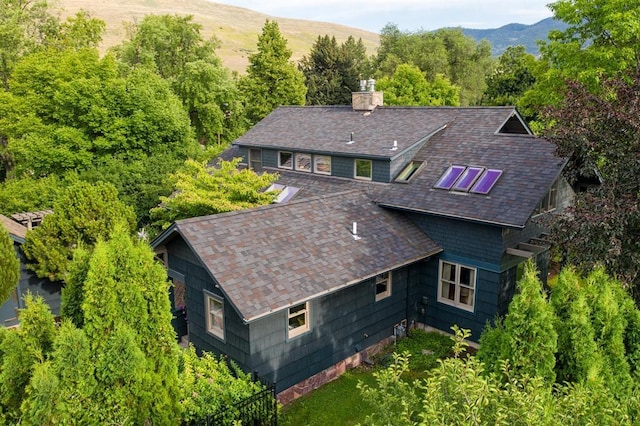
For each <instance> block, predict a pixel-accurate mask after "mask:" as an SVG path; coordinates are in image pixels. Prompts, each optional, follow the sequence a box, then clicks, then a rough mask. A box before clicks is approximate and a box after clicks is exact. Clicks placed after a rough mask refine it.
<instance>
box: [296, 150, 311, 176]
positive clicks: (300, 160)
mask: <svg viewBox="0 0 640 426" xmlns="http://www.w3.org/2000/svg"><path fill="white" fill-rule="evenodd" d="M295 168H296V170H299V171H301V172H310V171H311V154H307V153H304V152H297V153H296V164H295Z"/></svg>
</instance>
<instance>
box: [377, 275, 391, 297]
mask: <svg viewBox="0 0 640 426" xmlns="http://www.w3.org/2000/svg"><path fill="white" fill-rule="evenodd" d="M389 296H391V273H390V272H384V273H382V274H380V275H377V276H376V302H377V301H378V300H382V299H385V298H387V297H389Z"/></svg>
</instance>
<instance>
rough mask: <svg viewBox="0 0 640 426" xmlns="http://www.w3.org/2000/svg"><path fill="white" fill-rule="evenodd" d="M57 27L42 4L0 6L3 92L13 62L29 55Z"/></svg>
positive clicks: (14, 1)
mask: <svg viewBox="0 0 640 426" xmlns="http://www.w3.org/2000/svg"><path fill="white" fill-rule="evenodd" d="M57 26H58V20H57V19H56V18H55V17H54V16H52V15H51V14H50V13H49V5H48V3H47V1H46V0H36V1H26V0H2V1H1V2H0V41H1V42H0V80H2V84H3V87H4V89H7V88H8V86H9V84H8V82H9V77H10V75H11V72H12V70H13V66H14V65H15V64H16V62H18V61H19V60H20V58H21V57H22V56H24V55H27V54H29V53H31V52H33V51H34V50H35V49H36V48H37V47H38V46H39V45H40V43H41V42H42V40H44V39H46V38H47V37H48V36H50V35H51V34H52V33H54V32H55V31H56V28H57Z"/></svg>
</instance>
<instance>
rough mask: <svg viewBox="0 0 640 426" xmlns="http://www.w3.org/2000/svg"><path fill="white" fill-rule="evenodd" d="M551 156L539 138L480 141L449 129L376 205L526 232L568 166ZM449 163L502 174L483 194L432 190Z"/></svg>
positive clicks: (480, 137) (502, 137)
mask: <svg viewBox="0 0 640 426" xmlns="http://www.w3.org/2000/svg"><path fill="white" fill-rule="evenodd" d="M465 128H467V129H471V127H466V126H463V127H462V129H465ZM554 152H555V146H554V145H553V144H551V143H550V142H548V141H545V140H543V139H540V138H535V137H532V136H524V135H492V136H484V137H483V135H478V134H476V133H474V132H472V131H463V130H461V128H454V127H453V126H452V127H451V128H447V129H445V130H444V131H442V132H441V133H439V134H438V135H436V136H435V137H433V138H432V139H431V140H429V142H427V143H426V144H425V146H424V147H423V148H422V149H421V150H420V151H419V152H418V153H417V155H416V156H415V157H414V160H423V161H426V166H425V167H424V168H423V169H422V170H421V171H420V172H418V174H417V175H416V176H415V177H414V178H413V179H412V180H411V181H410V182H409V183H408V184H399V183H396V184H392V185H389V187H388V188H387V189H386V190H385V191H384V192H382V193H381V194H380V195H379V196H377V197H376V198H375V200H376V201H378V202H379V203H380V204H381V205H385V206H394V207H399V208H402V209H410V210H416V211H421V212H427V213H432V214H437V215H443V216H449V217H457V218H463V219H468V220H474V221H481V222H487V223H495V224H500V225H507V226H514V227H524V226H525V224H526V222H527V220H528V219H529V218H530V216H531V214H532V213H533V212H534V210H535V208H536V206H537V204H538V202H539V201H540V200H541V199H542V198H543V197H544V195H545V194H546V192H547V191H548V189H549V188H550V187H551V185H552V183H553V182H554V180H555V179H556V178H557V177H558V175H559V174H560V172H561V170H562V168H563V167H564V164H565V163H566V161H565V160H564V159H561V158H558V157H556V156H555V154H554ZM452 164H455V165H463V166H482V167H485V168H493V169H499V170H502V171H503V174H502V175H501V176H500V178H499V179H498V181H497V182H496V184H495V186H494V187H493V189H491V191H490V192H489V193H488V194H486V195H482V194H474V193H467V192H464V193H461V192H457V191H449V190H442V189H434V188H433V186H434V185H435V183H436V182H437V181H438V179H439V178H440V177H441V176H442V174H443V173H444V172H445V171H446V170H447V169H448V168H449V166H451V165H452Z"/></svg>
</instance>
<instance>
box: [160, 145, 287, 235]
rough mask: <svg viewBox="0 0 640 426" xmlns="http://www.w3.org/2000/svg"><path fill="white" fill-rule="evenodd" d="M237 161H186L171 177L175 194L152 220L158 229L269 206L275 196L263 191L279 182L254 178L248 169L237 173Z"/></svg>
mask: <svg viewBox="0 0 640 426" xmlns="http://www.w3.org/2000/svg"><path fill="white" fill-rule="evenodd" d="M239 162H240V158H236V159H234V160H232V161H218V163H217V164H215V165H214V166H211V167H208V166H207V165H206V164H205V163H199V162H197V161H194V160H187V161H186V162H185V164H184V167H183V168H182V169H181V170H179V171H178V172H176V173H175V174H174V175H173V176H172V180H173V181H174V185H175V187H174V189H175V191H174V193H173V194H172V195H171V196H168V197H162V198H161V200H160V201H161V204H160V206H158V207H156V208H154V209H153V210H152V211H151V217H152V218H153V219H154V220H155V222H156V223H157V224H158V225H159V227H160V228H166V227H167V226H169V225H170V224H171V223H172V222H173V221H175V220H178V219H184V218H188V217H196V216H206V215H210V214H217V213H224V212H230V211H235V210H241V209H246V208H251V207H257V206H260V205H265V204H269V203H271V202H272V201H273V200H274V199H275V197H276V196H277V192H275V191H274V192H264V190H265V189H266V188H267V187H268V186H269V185H270V184H272V183H273V182H275V181H276V180H277V179H278V175H277V174H271V173H261V174H257V173H256V172H254V171H253V170H251V169H248V168H247V169H242V170H240V169H238V163H239Z"/></svg>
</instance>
